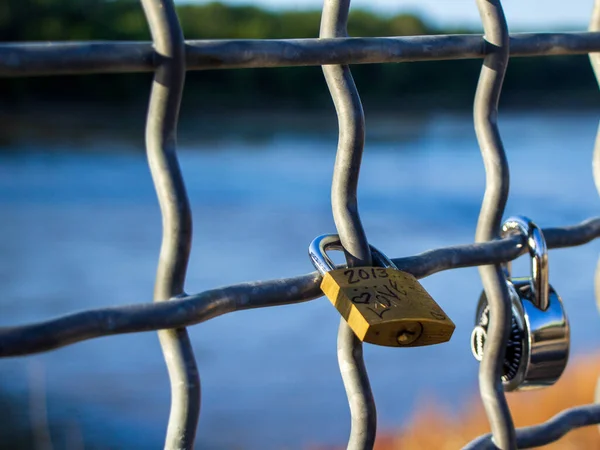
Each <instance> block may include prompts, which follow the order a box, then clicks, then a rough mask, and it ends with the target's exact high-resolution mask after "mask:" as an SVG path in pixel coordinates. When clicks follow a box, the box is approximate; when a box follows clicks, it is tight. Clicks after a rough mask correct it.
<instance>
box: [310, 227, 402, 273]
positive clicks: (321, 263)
mask: <svg viewBox="0 0 600 450" xmlns="http://www.w3.org/2000/svg"><path fill="white" fill-rule="evenodd" d="M369 248H370V249H371V258H372V260H373V264H374V265H375V266H378V267H392V268H394V269H397V267H396V265H395V264H394V263H393V262H392V260H391V259H389V258H388V257H387V256H386V255H385V254H384V253H382V252H381V251H380V250H378V249H377V248H375V247H374V246H372V245H369ZM327 250H342V251H343V250H344V247H343V246H342V241H341V240H340V237H339V235H337V234H323V235H321V236H317V237H316V238H315V239H313V240H312V242H311V243H310V245H309V247H308V255H309V256H310V259H311V261H312V263H313V265H314V266H315V268H316V269H317V270H318V271H319V273H320V274H321V275H325V273H326V272H329V271H330V270H334V269H335V268H336V265H335V264H334V263H333V261H332V260H331V258H329V256H327Z"/></svg>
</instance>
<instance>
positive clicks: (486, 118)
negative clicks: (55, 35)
mask: <svg viewBox="0 0 600 450" xmlns="http://www.w3.org/2000/svg"><path fill="white" fill-rule="evenodd" d="M142 6H143V8H144V12H145V14H146V18H147V21H148V24H149V26H150V31H151V34H152V39H153V42H152V44H148V43H143V42H69V43H44V44H39V43H24V44H8V43H7V44H0V77H20V76H42V75H44V76H48V75H61V74H80V73H107V72H142V71H154V72H155V76H154V81H153V84H152V90H151V94H150V103H149V107H148V115H147V120H146V147H147V156H148V164H149V167H150V170H151V173H152V179H153V181H154V185H155V189H156V193H157V198H158V201H159V205H160V208H161V213H162V218H163V242H162V246H161V251H160V255H159V261H158V268H157V274H156V283H155V290H154V302H148V303H141V304H140V303H137V304H131V305H125V306H118V307H110V308H101V309H95V310H87V311H82V312H76V313H72V314H68V315H65V316H62V317H59V318H55V319H50V320H45V321H41V322H38V323H32V324H26V325H16V326H8V327H1V328H0V357H14V356H22V355H28V354H33V353H38V352H45V351H48V350H52V349H56V348H60V347H64V346H67V345H71V344H74V343H76V342H81V341H84V340H88V339H93V338H98V337H101V336H109V335H115V334H125V333H137V332H148V331H158V335H159V338H160V342H161V346H162V350H163V354H164V358H165V361H166V364H167V368H168V371H169V377H170V382H171V399H172V401H171V413H170V416H169V423H168V429H167V436H166V439H165V448H166V449H191V448H192V447H193V446H194V441H195V434H196V429H197V425H198V419H199V415H200V377H199V374H198V369H197V366H196V359H195V357H194V353H193V349H192V346H191V343H190V340H189V337H188V334H187V331H186V329H185V327H187V326H191V325H195V324H199V323H202V322H205V321H207V320H210V319H212V318H215V317H217V316H220V315H223V314H227V313H231V312H234V311H240V310H244V309H251V308H262V307H269V306H278V305H286V304H293V303H300V302H304V301H309V300H313V299H316V298H319V297H321V296H322V292H321V290H320V288H319V285H320V282H321V275H320V274H319V273H318V272H312V273H309V274H305V275H300V276H296V277H292V278H287V279H274V280H269V281H257V282H248V283H242V284H238V285H233V286H226V287H221V288H216V289H213V290H209V291H205V292H202V293H199V294H194V295H188V294H186V293H185V288H184V284H185V277H186V272H187V264H188V258H189V254H190V251H191V245H192V219H191V211H190V207H189V202H188V198H187V193H186V189H185V184H184V181H183V177H182V175H181V171H180V168H179V163H178V159H177V137H176V136H177V122H178V115H179V107H180V103H181V95H182V90H183V85H184V80H185V73H186V70H208V69H213V70H215V69H233V68H250V67H282V66H305V65H320V66H322V68H323V73H324V76H325V81H326V83H327V86H328V88H329V91H330V93H331V97H332V100H333V102H334V105H335V109H336V112H337V115H338V124H339V140H338V149H337V154H336V160H335V165H334V168H333V177H332V189H331V204H332V212H333V218H334V222H335V226H336V228H337V232H338V234H339V235H340V239H341V242H342V244H343V246H344V249H345V254H346V261H347V266H349V267H351V266H361V265H369V264H371V254H370V250H369V242H368V238H367V236H366V233H365V231H364V229H363V226H362V224H361V220H360V215H359V209H358V202H357V188H358V180H359V173H360V165H361V160H362V154H363V147H364V137H365V122H364V113H363V109H362V104H361V101H360V97H359V94H358V91H357V89H356V86H355V85H354V81H353V79H352V75H351V72H350V68H349V66H348V65H349V64H368V63H389V62H407V61H422V60H443V59H469V58H483V65H482V69H481V74H480V78H479V83H478V86H477V90H476V94H475V101H474V110H473V117H474V125H475V132H476V136H477V140H478V143H479V146H480V150H481V155H482V159H483V164H484V168H485V172H486V189H485V194H484V198H483V202H482V206H481V211H480V216H479V220H478V226H477V231H476V235H475V242H474V243H470V244H464V245H457V246H452V247H445V248H439V249H433V250H430V251H427V252H425V253H422V254H419V255H415V256H407V257H401V258H395V259H394V260H393V262H394V263H395V264H396V265H397V267H398V268H399V269H400V270H405V271H407V272H410V273H412V274H413V275H414V276H415V277H417V278H424V277H427V276H430V275H433V274H435V273H437V272H440V271H444V270H453V269H458V268H462V267H475V266H477V267H478V268H479V271H480V275H481V279H482V282H483V286H484V289H485V292H486V296H487V298H488V299H489V302H490V308H491V314H490V316H491V324H490V327H489V331H488V338H487V341H486V351H485V354H484V358H483V361H482V362H481V365H480V373H479V383H480V394H481V398H482V400H483V404H484V407H485V411H486V414H487V416H488V419H489V423H490V427H491V434H489V435H485V436H481V437H480V438H478V439H475V440H474V441H472V442H471V443H470V444H468V445H467V446H466V447H465V448H469V449H472V448H473V449H474V448H477V449H479V448H502V449H513V448H522V447H534V446H539V445H543V444H547V443H550V442H553V441H555V440H557V439H559V438H560V437H561V436H563V435H564V434H566V433H567V432H569V431H570V430H572V429H575V428H578V427H581V426H586V425H591V424H598V423H600V406H599V405H598V404H592V405H585V406H581V407H577V408H573V409H570V410H567V411H563V412H562V413H561V414H559V415H557V416H556V417H554V418H552V419H550V420H549V421H548V422H546V423H544V424H539V425H536V426H532V427H527V428H522V429H515V427H514V424H513V421H512V417H511V413H510V409H509V407H508V404H507V402H506V398H505V395H504V390H503V388H502V383H501V378H500V377H501V368H502V361H503V358H504V349H505V344H506V340H507V333H508V329H509V323H510V314H511V313H510V303H509V298H508V292H507V289H506V284H505V283H504V278H503V274H502V272H501V268H500V265H501V264H502V263H504V262H508V261H511V260H513V259H515V258H517V257H519V256H520V255H522V254H524V253H525V252H526V246H524V245H523V242H522V240H521V238H520V237H515V236H511V237H507V238H503V239H500V237H499V232H500V224H501V220H502V217H503V215H504V208H505V205H506V202H507V199H508V195H509V186H510V176H509V166H508V158H507V155H506V152H505V150H504V147H503V144H502V140H501V137H500V133H499V131H498V126H497V115H498V101H499V98H500V95H501V91H502V84H503V79H504V75H505V73H506V69H507V64H508V61H509V58H510V57H518V56H521V57H524V56H542V55H562V54H589V58H590V62H591V65H592V67H593V70H594V71H595V73H596V77H597V79H598V82H599V86H600V0H596V2H595V6H594V11H593V14H592V20H591V22H590V27H589V31H588V32H576V33H575V32H574V33H522V34H514V35H512V36H509V33H508V26H507V23H506V19H505V17H504V13H503V11H502V5H501V2H500V0H476V6H477V7H478V8H479V12H480V15H481V19H482V23H483V27H484V35H483V36H480V35H454V36H412V37H386V38H360V37H359V38H350V37H348V36H347V28H346V27H347V20H348V12H349V8H350V0H325V2H324V6H323V14H322V19H321V30H320V36H319V38H318V39H289V40H219V41H185V40H184V36H183V34H182V31H181V27H180V25H179V21H178V18H177V15H176V12H175V7H174V4H173V1H172V0H142ZM592 167H593V175H594V180H595V183H596V186H597V188H598V192H599V194H600V124H599V129H598V136H597V139H596V143H595V148H594V156H593V162H592ZM543 233H544V236H545V238H546V243H547V246H548V248H550V249H557V248H565V247H573V246H577V245H583V244H586V243H588V242H590V241H592V240H594V239H596V238H598V237H600V217H594V218H590V219H588V220H586V221H584V222H582V223H580V224H577V225H573V226H569V227H561V228H546V229H544V230H543ZM596 296H597V300H598V303H599V307H600V261H599V264H598V268H597V271H596ZM338 361H339V365H340V372H341V374H342V378H343V381H344V386H345V388H346V393H347V396H348V402H349V406H350V411H351V418H352V426H351V432H350V436H349V441H348V448H349V449H353V450H354V449H356V450H359V449H360V450H364V449H371V448H373V445H374V442H375V437H376V426H377V413H376V408H375V400H374V398H373V394H372V392H371V387H370V384H369V378H368V375H367V371H366V367H365V364H364V360H363V350H362V342H361V341H360V340H359V339H357V338H356V336H355V335H354V333H353V332H352V331H351V329H350V327H349V326H348V325H347V323H346V322H345V321H344V319H342V318H341V319H340V326H339V331H338ZM599 385H600V379H599ZM599 397H600V394H599Z"/></svg>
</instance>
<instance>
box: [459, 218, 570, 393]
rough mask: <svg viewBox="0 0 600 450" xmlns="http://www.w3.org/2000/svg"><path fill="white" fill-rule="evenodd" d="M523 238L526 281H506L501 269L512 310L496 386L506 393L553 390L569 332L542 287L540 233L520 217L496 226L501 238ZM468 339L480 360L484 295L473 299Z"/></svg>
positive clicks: (558, 304)
mask: <svg viewBox="0 0 600 450" xmlns="http://www.w3.org/2000/svg"><path fill="white" fill-rule="evenodd" d="M513 234H523V235H525V236H526V238H527V246H528V248H529V255H530V257H531V276H530V277H522V278H512V277H511V273H510V272H511V270H510V263H507V264H505V265H504V266H503V268H504V272H505V274H506V284H507V287H508V292H509V295H510V301H511V306H512V308H511V309H512V321H511V329H510V336H509V340H508V344H507V348H506V355H505V360H504V368H503V374H502V384H503V386H504V389H505V390H506V391H518V390H527V389H536V388H541V387H545V386H551V385H553V384H554V383H555V382H556V381H557V380H558V379H559V378H560V376H561V375H562V373H563V371H564V369H565V367H566V365H567V361H568V359H569V346H570V345H569V344H570V330H569V321H568V318H567V315H566V313H565V309H564V306H563V303H562V299H561V298H560V297H559V296H558V294H557V293H556V291H555V290H554V289H553V288H552V286H551V285H550V284H549V283H548V251H547V248H546V241H545V239H544V235H543V233H542V230H540V229H539V228H538V227H537V225H535V224H534V223H533V222H532V221H531V220H530V219H528V218H526V217H523V216H515V217H511V218H509V219H508V220H506V222H504V224H503V226H502V237H506V236H508V235H513ZM475 322H476V326H475V328H474V330H473V332H472V334H471V350H472V352H473V355H474V356H475V358H476V359H477V360H478V361H481V360H482V359H483V353H484V349H485V340H486V334H487V328H488V324H489V306H488V302H487V298H486V295H485V291H484V292H483V293H482V294H481V297H480V298H479V304H478V305H477V312H476V316H475Z"/></svg>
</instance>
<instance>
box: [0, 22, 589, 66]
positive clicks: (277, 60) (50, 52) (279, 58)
mask: <svg viewBox="0 0 600 450" xmlns="http://www.w3.org/2000/svg"><path fill="white" fill-rule="evenodd" d="M486 47H487V46H486V44H485V41H484V39H483V36H482V35H480V34H467V35H434V36H403V37H376V38H327V39H316V38H314V39H265V40H259V39H249V40H195V41H186V65H187V69H188V70H209V69H242V68H259V67H293V66H319V65H329V64H375V63H399V62H411V61H435V60H448V59H476V58H483V57H484V56H485V55H486V54H487V53H489V51H488V49H487V48H486ZM593 52H600V32H570V33H516V34H513V35H512V36H511V37H510V56H513V57H514V56H517V57H521V56H545V55H572V54H588V53H593ZM158 61H159V56H158V55H157V54H156V53H155V52H154V50H153V48H152V44H151V43H150V42H133V41H132V42H117V41H114V42H107V41H89V42H43V43H42V42H39V43H34V42H26V43H3V44H0V77H25V76H41V75H65V74H92V73H118V72H150V71H152V70H154V69H155V67H156V66H157V64H158Z"/></svg>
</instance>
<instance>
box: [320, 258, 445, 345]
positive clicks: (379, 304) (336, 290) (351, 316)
mask: <svg viewBox="0 0 600 450" xmlns="http://www.w3.org/2000/svg"><path fill="white" fill-rule="evenodd" d="M321 289H322V290H323V293H324V294H325V295H326V296H327V298H328V299H329V301H330V302H331V303H332V304H333V306H335V307H336V309H337V310H338V311H339V312H340V314H341V315H342V317H343V318H344V319H345V320H346V322H348V325H350V328H352V330H353V331H354V333H355V334H356V336H357V337H358V338H359V339H360V340H361V341H363V342H368V343H370V344H375V345H383V346H387V347H419V346H424V345H434V344H440V343H442V342H447V341H449V340H450V338H451V336H452V333H453V332H454V329H455V325H454V323H453V322H452V321H451V320H450V319H449V318H448V316H447V315H446V313H445V312H444V311H443V310H442V308H440V307H439V305H438V304H437V303H436V302H435V300H433V298H432V297H431V296H430V295H429V293H428V292H427V291H426V290H425V288H423V286H421V284H420V283H419V282H418V281H417V279H416V278H415V277H414V276H413V275H411V274H409V273H407V272H402V271H400V270H398V269H393V268H383V267H354V268H348V269H336V270H332V271H330V272H327V273H326V274H325V275H324V277H323V281H322V282H321Z"/></svg>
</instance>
